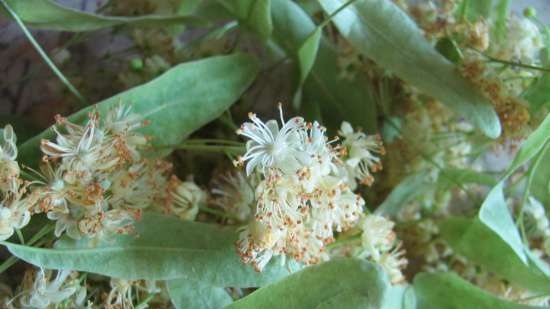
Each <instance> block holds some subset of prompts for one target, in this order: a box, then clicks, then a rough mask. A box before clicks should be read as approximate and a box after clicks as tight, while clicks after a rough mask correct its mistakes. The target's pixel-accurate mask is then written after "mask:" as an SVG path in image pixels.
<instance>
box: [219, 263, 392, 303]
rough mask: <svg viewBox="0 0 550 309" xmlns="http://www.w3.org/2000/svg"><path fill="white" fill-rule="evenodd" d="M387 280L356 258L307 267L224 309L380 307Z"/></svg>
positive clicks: (369, 264)
mask: <svg viewBox="0 0 550 309" xmlns="http://www.w3.org/2000/svg"><path fill="white" fill-rule="evenodd" d="M388 285H389V283H388V281H387V278H386V276H385V275H384V273H383V272H382V270H381V269H380V268H379V267H378V266H375V265H373V264H371V263H369V262H366V261H361V260H355V259H341V260H333V261H330V262H326V263H323V264H321V265H318V266H312V267H308V268H306V269H304V270H302V271H300V272H297V273H295V274H293V275H290V276H288V277H286V278H284V279H283V280H280V281H278V282H276V283H274V284H272V285H269V286H266V287H263V288H261V289H259V290H257V291H255V292H253V293H252V294H250V295H249V296H246V297H244V298H242V299H240V300H238V301H236V302H234V303H233V304H231V305H230V306H228V307H226V308H227V309H247V308H265V309H269V308H288V309H309V308H312V309H313V308H335V307H338V308H346V309H348V308H349V309H352V308H373V309H374V308H380V307H381V306H382V304H383V303H384V299H385V297H386V295H387V289H388Z"/></svg>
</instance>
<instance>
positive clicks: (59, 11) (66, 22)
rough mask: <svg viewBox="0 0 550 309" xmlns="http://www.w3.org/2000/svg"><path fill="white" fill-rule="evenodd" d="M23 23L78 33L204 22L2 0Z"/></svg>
mask: <svg viewBox="0 0 550 309" xmlns="http://www.w3.org/2000/svg"><path fill="white" fill-rule="evenodd" d="M3 1H5V2H6V3H7V4H8V5H9V6H10V7H11V8H12V9H13V10H14V11H15V13H17V15H18V16H19V17H20V18H21V19H22V20H23V22H25V23H28V24H29V25H31V26H33V27H35V28H41V29H49V30H59V31H71V32H82V31H92V30H98V29H103V28H110V27H114V26H119V25H133V26H140V27H159V26H169V25H176V24H182V23H184V24H190V25H204V24H205V21H204V20H202V19H200V18H197V17H193V16H178V15H174V16H157V15H151V16H139V17H118V16H101V15H96V14H92V13H85V12H81V11H77V10H74V9H70V8H66V7H63V6H61V5H59V4H57V3H55V2H54V1H51V0H23V1H20V0H3Z"/></svg>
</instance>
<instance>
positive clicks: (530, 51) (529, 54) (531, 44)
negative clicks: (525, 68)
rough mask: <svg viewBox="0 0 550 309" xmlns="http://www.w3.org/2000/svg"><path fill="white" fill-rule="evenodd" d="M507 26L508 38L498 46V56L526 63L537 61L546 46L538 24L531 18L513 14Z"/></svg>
mask: <svg viewBox="0 0 550 309" xmlns="http://www.w3.org/2000/svg"><path fill="white" fill-rule="evenodd" d="M507 28H508V29H507V33H506V36H507V37H506V40H504V41H503V42H502V44H501V45H500V46H497V47H496V53H497V56H498V57H501V58H503V59H510V60H513V61H519V62H522V63H525V64H534V63H536V62H537V59H538V56H539V52H540V50H541V49H542V47H544V42H543V37H542V34H541V32H540V30H539V28H538V27H537V25H536V24H535V23H533V22H532V21H531V20H530V19H529V18H525V17H518V16H516V15H512V16H510V18H508V26H507Z"/></svg>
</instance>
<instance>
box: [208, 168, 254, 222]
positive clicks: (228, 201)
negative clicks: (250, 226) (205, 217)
mask: <svg viewBox="0 0 550 309" xmlns="http://www.w3.org/2000/svg"><path fill="white" fill-rule="evenodd" d="M255 187H256V185H255V179H247V178H246V177H245V176H244V174H243V173H241V172H237V173H234V174H225V175H222V176H220V177H219V178H218V179H216V180H215V181H214V188H213V189H212V194H213V195H214V196H215V198H214V200H213V204H214V205H216V206H218V207H220V208H222V209H223V210H224V211H225V213H227V214H228V215H229V216H230V217H231V218H233V219H235V220H238V221H239V222H245V221H247V220H248V219H249V218H250V216H251V213H252V211H251V209H252V205H253V204H254V188H255Z"/></svg>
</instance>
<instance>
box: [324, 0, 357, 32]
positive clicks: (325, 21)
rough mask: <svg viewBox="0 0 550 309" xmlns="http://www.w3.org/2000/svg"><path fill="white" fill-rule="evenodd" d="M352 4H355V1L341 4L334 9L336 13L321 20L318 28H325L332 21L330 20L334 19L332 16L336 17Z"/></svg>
mask: <svg viewBox="0 0 550 309" xmlns="http://www.w3.org/2000/svg"><path fill="white" fill-rule="evenodd" d="M353 2H355V0H350V1H348V2H346V3H344V4H342V6H340V7H339V8H338V9H336V11H334V12H332V13H331V14H330V15H329V16H328V18H327V19H325V20H323V22H322V23H321V24H320V25H319V28H323V27H324V26H326V25H327V24H328V23H329V22H330V21H331V20H332V18H334V16H336V15H338V13H340V12H342V11H343V10H344V9H345V8H347V7H348V6H350V5H351V4H352V3H353Z"/></svg>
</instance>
